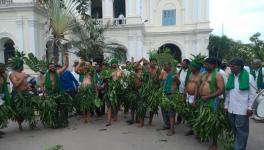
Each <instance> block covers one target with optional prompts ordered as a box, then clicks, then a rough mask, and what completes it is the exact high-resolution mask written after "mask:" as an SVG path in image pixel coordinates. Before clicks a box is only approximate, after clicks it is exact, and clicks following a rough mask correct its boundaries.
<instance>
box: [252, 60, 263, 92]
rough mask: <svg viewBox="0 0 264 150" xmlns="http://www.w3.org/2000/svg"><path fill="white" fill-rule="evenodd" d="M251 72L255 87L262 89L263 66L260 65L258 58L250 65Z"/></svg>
mask: <svg viewBox="0 0 264 150" xmlns="http://www.w3.org/2000/svg"><path fill="white" fill-rule="evenodd" d="M250 72H251V74H252V75H253V77H254V80H255V81H256V83H257V88H258V90H260V89H262V88H263V87H262V86H263V81H264V80H263V77H264V74H263V73H264V71H263V68H262V66H261V60H260V59H255V60H254V61H253V65H252V69H251V71H250Z"/></svg>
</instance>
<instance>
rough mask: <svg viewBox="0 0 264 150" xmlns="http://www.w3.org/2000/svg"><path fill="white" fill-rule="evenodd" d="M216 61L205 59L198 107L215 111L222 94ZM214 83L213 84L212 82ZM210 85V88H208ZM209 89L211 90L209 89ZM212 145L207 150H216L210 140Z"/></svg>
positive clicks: (222, 83)
mask: <svg viewBox="0 0 264 150" xmlns="http://www.w3.org/2000/svg"><path fill="white" fill-rule="evenodd" d="M216 63H217V62H216V60H215V59H214V58H207V59H206V60H205V64H204V67H205V69H206V72H205V73H204V74H203V76H202V77H201V86H200V89H199V97H200V99H199V104H200V107H203V106H208V107H209V108H211V109H213V110H214V111H217V107H218V106H217V103H218V102H217V101H216V99H217V97H218V96H220V95H221V94H223V93H224V89H225V86H224V79H223V77H222V76H221V74H220V73H218V72H217V70H216ZM214 81H215V82H214ZM210 85H211V86H210ZM210 87H211V88H210ZM212 141H213V143H212V145H211V146H210V147H209V150H216V149H217V139H212Z"/></svg>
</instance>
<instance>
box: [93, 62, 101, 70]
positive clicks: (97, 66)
mask: <svg viewBox="0 0 264 150" xmlns="http://www.w3.org/2000/svg"><path fill="white" fill-rule="evenodd" d="M94 67H95V70H96V72H100V71H101V67H100V65H99V64H98V63H96V64H95V65H94Z"/></svg>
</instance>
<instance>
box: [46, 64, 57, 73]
mask: <svg viewBox="0 0 264 150" xmlns="http://www.w3.org/2000/svg"><path fill="white" fill-rule="evenodd" d="M48 69H49V72H56V70H57V67H56V65H55V64H54V63H50V64H49V65H48Z"/></svg>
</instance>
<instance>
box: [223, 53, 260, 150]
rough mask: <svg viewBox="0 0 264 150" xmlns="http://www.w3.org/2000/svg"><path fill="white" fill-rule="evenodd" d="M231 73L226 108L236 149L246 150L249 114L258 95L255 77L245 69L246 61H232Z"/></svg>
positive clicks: (227, 87) (227, 85)
mask: <svg viewBox="0 0 264 150" xmlns="http://www.w3.org/2000/svg"><path fill="white" fill-rule="evenodd" d="M230 68H231V71H232V72H231V74H230V75H229V77H228V81H227V84H226V100H225V110H226V112H228V118H229V122H230V125H231V127H232V129H233V133H234V135H235V143H234V149H235V150H245V149H246V146H247V139H248V135H249V116H251V115H252V104H253V101H254V98H255V96H256V90H255V89H254V88H253V87H254V86H255V82H254V78H253V76H252V75H250V74H249V73H248V72H247V71H246V70H245V69H244V61H243V60H242V59H239V58H236V59H233V60H232V61H231V62H230Z"/></svg>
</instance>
